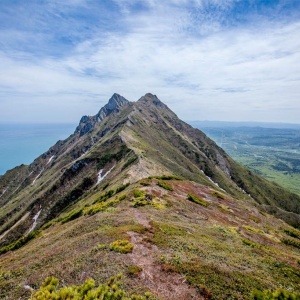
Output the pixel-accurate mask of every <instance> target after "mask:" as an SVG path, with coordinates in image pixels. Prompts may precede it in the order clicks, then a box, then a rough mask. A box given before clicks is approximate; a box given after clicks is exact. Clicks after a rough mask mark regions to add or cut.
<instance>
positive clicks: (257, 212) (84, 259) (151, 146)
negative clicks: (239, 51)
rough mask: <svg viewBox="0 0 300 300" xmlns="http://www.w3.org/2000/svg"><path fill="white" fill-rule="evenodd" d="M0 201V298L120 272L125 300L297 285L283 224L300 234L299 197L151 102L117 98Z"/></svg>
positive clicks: (299, 242)
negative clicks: (49, 281) (49, 280)
mask: <svg viewBox="0 0 300 300" xmlns="http://www.w3.org/2000/svg"><path fill="white" fill-rule="evenodd" d="M0 195H1V197H0V205H1V209H0V291H1V292H0V298H4V299H16V298H22V299H26V298H28V297H29V296H30V291H28V288H29V287H30V288H33V289H37V288H38V286H40V285H41V283H42V281H43V280H44V279H45V278H46V277H47V276H56V277H58V278H59V279H60V280H61V281H62V282H63V283H64V284H65V285H68V284H77V285H80V284H82V283H83V282H84V280H86V279H88V278H90V277H91V278H94V279H95V280H96V282H97V283H101V282H104V281H107V280H108V279H109V278H110V277H111V276H115V275H117V274H118V273H122V274H123V283H122V284H123V286H124V288H125V290H127V291H128V293H129V294H131V293H137V294H144V293H145V292H146V291H149V292H150V293H151V294H152V296H151V297H152V298H155V299H156V298H160V299H251V296H250V294H251V291H252V290H254V289H255V288H257V289H261V290H263V289H270V288H271V289H276V288H277V287H283V288H285V289H288V290H291V291H295V292H296V291H297V287H298V284H299V283H300V280H299V279H300V273H299V264H300V256H299V248H300V233H299V231H297V229H293V228H292V227H290V226H289V225H287V224H286V223H285V222H284V221H283V220H285V221H286V222H288V223H289V224H291V225H293V226H295V227H299V226H300V217H299V212H300V208H299V207H300V199H299V197H298V196H297V195H294V194H291V193H289V192H288V191H285V190H283V189H281V188H280V187H278V186H276V185H274V184H271V183H269V182H268V181H266V180H264V179H262V178H260V177H259V176H257V175H255V174H253V173H251V172H250V171H249V170H247V169H246V168H244V167H242V166H240V165H239V164H237V163H236V162H234V161H233V160H232V159H231V158H230V157H229V156H228V155H227V154H226V153H225V152H224V151H223V150H222V149H221V148H219V147H218V146H217V145H216V144H215V143H214V142H213V141H211V140H210V139H209V138H207V137H206V136H205V134H203V133H202V132H201V131H199V130H197V129H194V128H192V127H191V126H189V125H188V124H186V123H184V122H183V121H181V120H180V119H178V117H177V116H176V115H175V114H174V113H173V112H172V111H171V110H170V109H169V108H168V107H167V106H166V105H165V104H163V103H162V102H161V101H160V100H159V99H158V98H157V97H156V96H154V95H152V94H146V95H145V96H143V97H142V98H141V99H140V100H138V101H137V102H129V101H127V100H126V99H125V98H123V97H122V96H120V95H117V94H114V95H113V96H112V98H111V99H110V100H109V102H108V104H107V105H105V106H104V107H103V108H102V109H101V110H100V111H99V112H98V113H97V114H96V115H95V116H84V117H82V119H81V121H80V123H79V125H78V127H77V128H76V130H75V132H74V134H72V135H71V136H70V137H69V138H68V139H66V140H64V141H58V142H57V143H56V144H55V145H54V146H53V147H51V148H50V149H49V150H48V151H47V152H46V153H44V154H42V155H41V156H40V157H38V158H37V159H36V160H35V161H34V162H33V163H32V164H31V165H29V166H24V165H23V166H20V167H17V168H15V169H13V170H11V171H9V172H7V173H6V174H5V175H4V176H2V177H1V178H0ZM269 213H272V214H273V215H275V216H276V217H280V218H281V219H278V218H276V217H275V216H272V215H270V214H269ZM237 249H238V250H239V251H236V250H237ZM237 252H238V253H237ZM24 286H25V288H24ZM26 286H29V287H27V289H26ZM145 297H146V296H145ZM149 297H150V296H149ZM149 297H148V298H149Z"/></svg>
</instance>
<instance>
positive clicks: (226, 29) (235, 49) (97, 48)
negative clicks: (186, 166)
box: [0, 0, 300, 122]
mask: <svg viewBox="0 0 300 300" xmlns="http://www.w3.org/2000/svg"><path fill="white" fill-rule="evenodd" d="M29 2H30V3H31V5H33V7H31V9H33V11H34V12H35V13H34V14H33V16H32V18H31V19H30V17H29V14H28V12H25V6H22V5H21V4H20V3H19V5H17V7H18V11H17V12H16V16H15V18H19V20H21V22H23V23H24V24H25V26H24V27H22V26H19V25H18V24H17V21H16V20H13V21H12V25H9V22H8V16H7V15H8V14H10V13H12V10H13V8H12V7H10V6H8V8H6V9H5V10H2V13H0V17H2V16H6V20H4V21H3V19H2V21H0V25H1V24H2V25H5V26H2V27H3V28H4V29H3V30H0V38H2V41H3V42H2V44H0V60H1V68H2V71H1V72H0V97H1V98H0V101H1V106H2V107H4V109H2V110H1V112H0V114H1V115H0V117H1V119H2V120H5V117H6V116H8V115H9V114H8V112H10V111H12V109H11V108H10V107H13V106H14V107H15V111H14V115H15V116H18V118H21V119H23V120H27V117H28V118H29V117H30V118H34V119H35V120H37V121H41V120H45V118H46V119H47V118H48V119H49V120H50V119H55V118H56V120H59V121H64V120H65V121H76V120H77V119H78V118H79V117H80V115H82V114H95V113H96V112H97V111H98V110H99V109H100V107H101V106H102V105H103V104H104V103H105V102H106V101H107V99H108V98H109V97H110V96H111V94H112V93H114V92H118V93H120V94H122V95H123V96H125V97H127V98H128V99H129V100H134V101H135V100H137V99H138V98H139V97H140V96H142V95H143V94H145V93H146V92H152V93H155V94H157V95H158V96H159V97H160V98H161V99H162V100H163V101H165V102H166V103H167V104H168V105H169V106H170V107H171V108H172V109H173V110H174V111H175V112H177V114H178V115H179V116H180V117H181V118H184V119H189V120H192V119H194V120H195V119H220V120H257V121H285V122H299V121H298V119H299V117H298V116H299V114H300V103H299V96H300V82H299V81H300V75H299V71H298V70H299V69H300V51H299V49H300V40H299V38H298V34H299V30H300V21H299V19H298V16H297V13H295V12H294V11H293V6H292V3H291V2H293V1H288V2H290V3H289V8H288V9H286V8H285V7H284V5H283V1H278V2H277V5H276V6H272V7H270V6H266V5H265V6H261V5H260V6H259V5H254V4H255V2H256V1H249V2H248V1H238V0H198V1H197V0H195V1H185V0H169V1H164V2H162V1H158V0H147V1H141V0H132V1H129V0H115V1H108V2H107V3H106V4H105V2H106V1H103V3H102V4H97V3H98V2H96V1H95V2H94V1H83V0H82V1H79V0H78V1H66V2H63V4H61V3H62V2H58V1H57V2H53V1H49V2H48V3H47V4H45V5H44V6H43V5H37V6H35V5H34V3H35V2H31V1H29ZM245 2H248V4H247V7H246V6H245ZM243 3H244V4H243ZM285 3H286V2H285ZM2 6H3V5H2ZM250 6H251V9H250V11H249V12H246V11H245V12H243V9H246V8H247V9H249V8H250ZM285 9H286V10H285ZM36 10H39V12H36ZM265 10H268V12H270V11H271V10H272V12H273V15H275V14H279V13H280V14H281V17H280V18H278V19H274V18H272V16H273V15H272V14H268V15H267V16H265V15H264V11H265ZM282 12H285V14H286V16H288V17H287V18H283V16H282ZM53 22H54V23H55V24H54V25H53ZM47 26H48V27H49V28H48V27H47ZM34 37H36V40H35V38H34ZM97 99H98V100H97ZM16 103H17V105H16ZM24 107H27V110H28V115H27V116H24V114H22V111H24ZM28 107H31V108H32V109H31V111H33V113H32V112H30V109H28ZM45 107H47V108H48V109H46V110H45V109H44V108H45ZM60 108H62V109H60ZM66 111H67V112H68V113H67V114H66ZM39 118H40V119H39ZM7 119H11V117H8V118H7Z"/></svg>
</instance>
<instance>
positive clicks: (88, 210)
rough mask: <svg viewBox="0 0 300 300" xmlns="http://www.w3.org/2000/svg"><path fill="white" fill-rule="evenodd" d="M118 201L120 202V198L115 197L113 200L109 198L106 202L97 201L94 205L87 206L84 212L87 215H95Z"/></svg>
mask: <svg viewBox="0 0 300 300" xmlns="http://www.w3.org/2000/svg"><path fill="white" fill-rule="evenodd" d="M118 203H119V200H118V199H113V200H109V201H106V202H100V203H96V204H94V205H92V206H89V207H87V208H85V209H84V211H83V212H84V214H85V215H94V214H96V213H98V212H100V211H104V210H106V209H107V208H109V207H113V206H115V205H117V204H118Z"/></svg>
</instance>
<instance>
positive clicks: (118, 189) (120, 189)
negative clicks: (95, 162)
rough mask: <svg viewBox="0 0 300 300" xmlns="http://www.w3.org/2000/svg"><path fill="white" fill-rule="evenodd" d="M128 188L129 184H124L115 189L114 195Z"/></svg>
mask: <svg viewBox="0 0 300 300" xmlns="http://www.w3.org/2000/svg"><path fill="white" fill-rule="evenodd" d="M128 186H129V183H126V184H123V185H121V186H119V187H117V188H116V194H118V193H120V192H122V191H124V190H125V189H126V188H127V187H128Z"/></svg>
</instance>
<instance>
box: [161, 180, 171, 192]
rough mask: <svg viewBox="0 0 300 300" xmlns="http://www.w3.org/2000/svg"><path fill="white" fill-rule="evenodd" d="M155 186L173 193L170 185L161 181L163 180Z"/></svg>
mask: <svg viewBox="0 0 300 300" xmlns="http://www.w3.org/2000/svg"><path fill="white" fill-rule="evenodd" d="M157 185H158V186H160V187H162V188H163V189H165V190H168V191H171V192H172V191H174V189H173V187H172V186H171V185H170V184H168V183H166V182H165V181H163V180H159V181H158V183H157Z"/></svg>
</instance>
